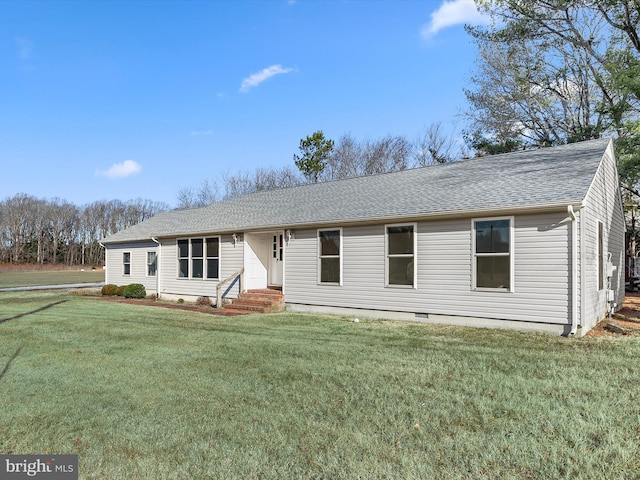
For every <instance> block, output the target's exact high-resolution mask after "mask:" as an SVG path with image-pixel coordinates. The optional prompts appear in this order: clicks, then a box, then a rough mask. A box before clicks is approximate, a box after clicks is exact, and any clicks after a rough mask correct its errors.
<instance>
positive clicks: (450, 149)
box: [413, 122, 462, 167]
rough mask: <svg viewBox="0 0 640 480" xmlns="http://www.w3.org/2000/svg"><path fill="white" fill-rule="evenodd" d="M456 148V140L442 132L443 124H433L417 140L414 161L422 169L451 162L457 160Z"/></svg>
mask: <svg viewBox="0 0 640 480" xmlns="http://www.w3.org/2000/svg"><path fill="white" fill-rule="evenodd" d="M456 148H457V145H456V141H455V138H454V137H453V135H447V134H445V133H444V132H443V131H442V123H440V122H437V123H432V124H431V125H429V126H428V127H425V129H424V130H423V131H422V133H421V134H420V135H419V136H418V138H417V139H416V141H415V144H414V151H413V152H414V153H413V159H414V162H415V165H416V166H420V167H425V166H427V165H434V164H440V163H447V162H451V161H453V160H455V156H454V152H455V151H456ZM458 150H459V149H458ZM458 153H461V152H459V151H458ZM461 156H462V155H461Z"/></svg>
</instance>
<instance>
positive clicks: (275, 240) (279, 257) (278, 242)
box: [269, 233, 284, 287]
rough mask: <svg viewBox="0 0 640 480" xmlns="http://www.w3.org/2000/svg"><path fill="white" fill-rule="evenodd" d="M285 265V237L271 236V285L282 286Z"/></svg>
mask: <svg viewBox="0 0 640 480" xmlns="http://www.w3.org/2000/svg"><path fill="white" fill-rule="evenodd" d="M283 265H284V235H283V234H282V233H272V234H271V258H270V260H269V285H274V286H279V287H281V286H282V273H283Z"/></svg>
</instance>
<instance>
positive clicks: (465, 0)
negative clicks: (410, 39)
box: [420, 0, 490, 40]
mask: <svg viewBox="0 0 640 480" xmlns="http://www.w3.org/2000/svg"><path fill="white" fill-rule="evenodd" d="M489 20H490V19H489V16H488V15H483V14H481V13H480V12H479V11H478V7H476V4H475V2H474V1H473V0H451V1H447V0H445V2H444V3H443V4H442V5H440V8H438V9H437V10H436V11H435V12H433V13H432V14H431V21H430V22H429V23H427V24H426V25H423V27H422V30H421V31H420V34H421V35H422V38H424V39H425V40H429V39H431V38H433V37H434V36H436V35H437V34H438V32H439V31H440V30H443V29H445V28H448V27H452V26H454V25H461V24H470V25H486V24H488V23H489Z"/></svg>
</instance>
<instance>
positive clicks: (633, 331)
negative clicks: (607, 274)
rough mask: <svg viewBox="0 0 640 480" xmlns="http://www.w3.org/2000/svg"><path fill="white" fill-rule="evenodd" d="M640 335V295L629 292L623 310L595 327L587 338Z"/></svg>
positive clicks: (588, 333)
mask: <svg viewBox="0 0 640 480" xmlns="http://www.w3.org/2000/svg"><path fill="white" fill-rule="evenodd" d="M620 335H640V293H637V292H627V293H626V296H625V299H624V302H623V303H622V308H621V309H620V310H619V311H618V312H616V313H614V314H613V316H612V318H605V319H604V320H602V321H601V322H600V323H598V325H596V326H595V327H593V329H591V330H590V331H589V332H587V334H586V335H585V336H586V337H604V336H607V337H614V336H620Z"/></svg>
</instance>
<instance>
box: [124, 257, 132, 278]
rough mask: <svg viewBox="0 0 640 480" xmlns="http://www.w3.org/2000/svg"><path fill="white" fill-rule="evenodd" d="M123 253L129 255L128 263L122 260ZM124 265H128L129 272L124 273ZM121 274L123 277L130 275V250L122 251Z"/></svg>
mask: <svg viewBox="0 0 640 480" xmlns="http://www.w3.org/2000/svg"><path fill="white" fill-rule="evenodd" d="M125 255H129V262H128V263H127V262H125V261H124V256H125ZM125 265H129V273H125V268H124V266H125ZM122 275H123V276H124V277H130V276H131V252H130V251H129V252H122Z"/></svg>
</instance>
